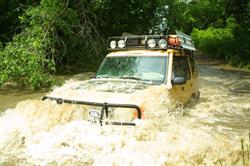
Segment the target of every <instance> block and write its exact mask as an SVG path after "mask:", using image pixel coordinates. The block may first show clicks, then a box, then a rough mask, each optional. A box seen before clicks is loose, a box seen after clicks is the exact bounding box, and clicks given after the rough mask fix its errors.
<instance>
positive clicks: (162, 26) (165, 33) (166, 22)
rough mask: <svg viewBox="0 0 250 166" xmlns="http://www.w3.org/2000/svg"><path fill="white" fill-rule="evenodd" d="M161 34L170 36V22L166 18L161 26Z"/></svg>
mask: <svg viewBox="0 0 250 166" xmlns="http://www.w3.org/2000/svg"><path fill="white" fill-rule="evenodd" d="M161 29H162V30H161V34H162V35H168V31H169V27H168V20H167V19H166V18H163V19H162V24H161Z"/></svg>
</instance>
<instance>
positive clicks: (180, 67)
mask: <svg viewBox="0 0 250 166" xmlns="http://www.w3.org/2000/svg"><path fill="white" fill-rule="evenodd" d="M175 77H185V78H186V79H187V80H189V79H190V71H189V67H188V59H187V57H186V56H185V57H181V56H174V59H173V67H172V80H173V79H174V78H175Z"/></svg>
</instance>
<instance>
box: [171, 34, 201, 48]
mask: <svg viewBox="0 0 250 166" xmlns="http://www.w3.org/2000/svg"><path fill="white" fill-rule="evenodd" d="M175 32H176V35H177V37H178V40H179V43H180V46H181V47H182V48H184V49H187V50H192V51H195V50H196V49H195V47H194V42H193V40H192V37H191V36H189V35H186V34H185V33H182V32H180V31H175Z"/></svg>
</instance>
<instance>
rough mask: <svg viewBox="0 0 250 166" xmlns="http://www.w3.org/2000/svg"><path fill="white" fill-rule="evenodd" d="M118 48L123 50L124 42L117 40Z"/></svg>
mask: <svg viewBox="0 0 250 166" xmlns="http://www.w3.org/2000/svg"><path fill="white" fill-rule="evenodd" d="M118 47H119V48H124V47H125V41H124V40H119V42H118Z"/></svg>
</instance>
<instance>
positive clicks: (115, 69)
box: [97, 56, 167, 83]
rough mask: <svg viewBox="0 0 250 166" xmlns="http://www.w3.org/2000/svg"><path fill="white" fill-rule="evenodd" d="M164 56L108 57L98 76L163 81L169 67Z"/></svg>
mask: <svg viewBox="0 0 250 166" xmlns="http://www.w3.org/2000/svg"><path fill="white" fill-rule="evenodd" d="M166 65H167V57H163V56H152V57H148V56H114V57H106V58H105V60H104V61H103V63H102V65H101V67H100V68H99V70H98V72H97V78H102V77H106V78H125V79H137V80H142V81H152V82H155V83H163V82H164V80H165V74H166V69H167V66H166Z"/></svg>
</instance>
